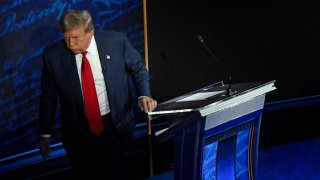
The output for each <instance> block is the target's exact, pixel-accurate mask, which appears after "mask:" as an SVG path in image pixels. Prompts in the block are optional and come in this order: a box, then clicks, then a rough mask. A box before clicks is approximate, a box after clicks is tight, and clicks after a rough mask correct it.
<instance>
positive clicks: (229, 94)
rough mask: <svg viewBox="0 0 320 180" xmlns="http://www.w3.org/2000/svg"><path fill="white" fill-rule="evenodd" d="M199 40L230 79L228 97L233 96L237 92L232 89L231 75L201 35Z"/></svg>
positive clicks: (198, 36)
mask: <svg viewBox="0 0 320 180" xmlns="http://www.w3.org/2000/svg"><path fill="white" fill-rule="evenodd" d="M197 39H198V41H199V42H200V43H201V44H202V46H203V47H204V48H205V49H206V50H207V52H208V53H209V54H210V56H211V57H212V58H213V60H214V61H215V62H216V63H217V64H218V65H219V66H220V68H221V69H222V71H223V73H225V75H226V76H227V77H228V80H229V87H228V88H227V91H226V95H228V96H231V95H233V94H235V93H236V91H235V90H232V89H231V84H232V78H231V75H230V73H228V71H227V70H226V69H225V68H224V66H223V65H222V64H221V63H220V61H219V60H218V58H217V57H216V56H215V55H214V54H213V53H212V52H211V51H210V49H209V48H208V46H207V45H206V44H205V43H204V40H203V38H202V36H201V35H197Z"/></svg>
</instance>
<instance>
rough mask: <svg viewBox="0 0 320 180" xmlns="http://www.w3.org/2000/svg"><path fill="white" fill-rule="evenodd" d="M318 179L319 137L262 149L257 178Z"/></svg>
mask: <svg viewBox="0 0 320 180" xmlns="http://www.w3.org/2000/svg"><path fill="white" fill-rule="evenodd" d="M270 179H272V180H278V179H279V180H280V179H281V180H318V179H320V139H312V140H306V141H302V142H295V143H290V144H284V145H279V146H275V147H271V148H266V149H262V150H261V151H260V152H259V167H258V180H270Z"/></svg>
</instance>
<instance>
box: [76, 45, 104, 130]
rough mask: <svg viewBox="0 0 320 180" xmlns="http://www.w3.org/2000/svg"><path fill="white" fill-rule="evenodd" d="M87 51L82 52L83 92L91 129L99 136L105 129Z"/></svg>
mask: <svg viewBox="0 0 320 180" xmlns="http://www.w3.org/2000/svg"><path fill="white" fill-rule="evenodd" d="M87 53H88V52H87V51H85V52H83V53H82V66H81V83H82V92H83V99H84V105H85V108H86V115H87V119H88V122H89V127H90V130H91V132H92V133H93V134H95V135H97V136H98V135H99V134H100V133H101V132H102V130H103V123H102V118H101V113H100V108H99V102H98V97H97V92H96V87H95V85H94V80H93V75H92V71H91V67H90V63H89V61H88V59H87V57H86V55H87Z"/></svg>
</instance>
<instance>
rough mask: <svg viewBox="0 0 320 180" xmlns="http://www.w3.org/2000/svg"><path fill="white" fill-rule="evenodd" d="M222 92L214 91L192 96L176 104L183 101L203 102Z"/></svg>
mask: <svg viewBox="0 0 320 180" xmlns="http://www.w3.org/2000/svg"><path fill="white" fill-rule="evenodd" d="M222 92H224V91H214V92H201V93H196V94H194V95H191V96H188V97H186V98H183V99H180V100H178V101H177V102H184V101H197V100H205V99H207V98H209V97H211V96H214V95H217V94H220V93H222Z"/></svg>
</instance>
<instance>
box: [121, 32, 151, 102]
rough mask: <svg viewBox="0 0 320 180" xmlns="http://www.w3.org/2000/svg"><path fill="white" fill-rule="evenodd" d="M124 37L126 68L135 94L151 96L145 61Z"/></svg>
mask: <svg viewBox="0 0 320 180" xmlns="http://www.w3.org/2000/svg"><path fill="white" fill-rule="evenodd" d="M124 39H125V40H124V52H125V61H126V69H127V71H128V72H129V73H130V74H131V76H132V79H133V82H134V83H135V86H136V89H137V96H138V97H139V96H149V97H151V92H150V83H149V80H150V78H149V72H148V70H147V69H146V67H145V62H144V60H143V59H142V58H141V56H140V53H139V52H138V51H137V50H136V49H134V48H133V47H132V45H131V44H130V43H129V41H128V39H127V38H126V37H124Z"/></svg>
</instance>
